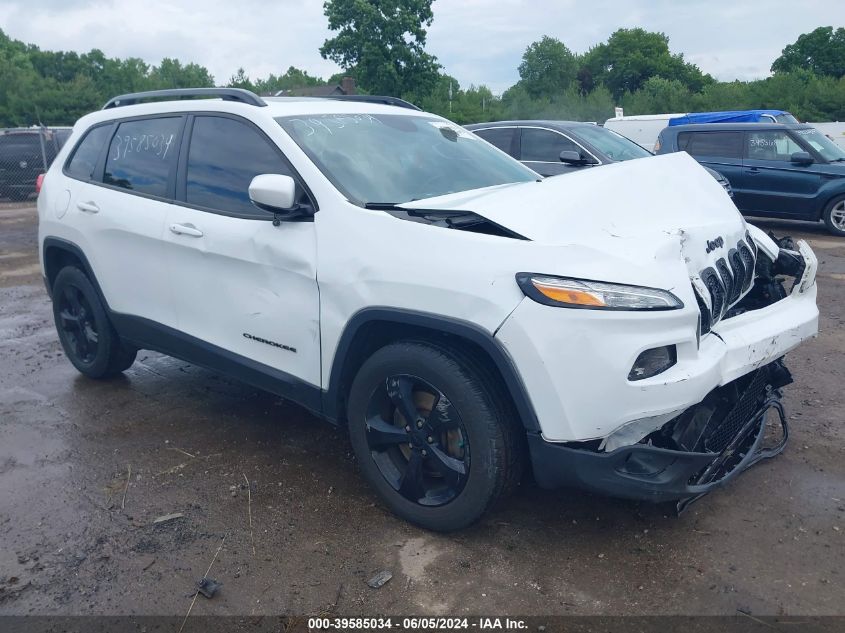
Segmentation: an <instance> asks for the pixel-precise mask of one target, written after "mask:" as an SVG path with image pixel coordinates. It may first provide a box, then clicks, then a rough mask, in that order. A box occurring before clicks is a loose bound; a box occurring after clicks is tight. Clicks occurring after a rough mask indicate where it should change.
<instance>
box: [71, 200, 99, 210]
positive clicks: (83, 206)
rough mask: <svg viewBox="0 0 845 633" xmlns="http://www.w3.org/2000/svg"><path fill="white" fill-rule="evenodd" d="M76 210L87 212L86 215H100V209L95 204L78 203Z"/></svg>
mask: <svg viewBox="0 0 845 633" xmlns="http://www.w3.org/2000/svg"><path fill="white" fill-rule="evenodd" d="M76 208H77V209H79V210H80V211H85V213H99V212H100V207H98V206H97V205H96V204H94V203H93V202H77V203H76Z"/></svg>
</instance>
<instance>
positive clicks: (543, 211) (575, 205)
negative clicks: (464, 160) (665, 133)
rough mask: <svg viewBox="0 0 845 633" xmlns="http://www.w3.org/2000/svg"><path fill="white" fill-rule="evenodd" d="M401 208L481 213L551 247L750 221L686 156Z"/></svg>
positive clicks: (646, 160) (612, 166)
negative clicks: (598, 236)
mask: <svg viewBox="0 0 845 633" xmlns="http://www.w3.org/2000/svg"><path fill="white" fill-rule="evenodd" d="M401 206H402V207H405V208H418V209H454V210H466V211H473V212H475V213H477V214H478V215H481V216H483V217H485V218H487V219H489V220H492V221H493V222H495V223H497V224H500V225H502V226H505V227H507V228H509V229H511V230H513V231H515V232H517V233H519V234H521V235H523V236H525V237H527V238H529V239H531V240H534V241H537V242H545V243H561V242H566V243H571V242H573V241H579V242H580V241H581V240H580V239H579V236H581V237H585V238H587V237H588V236H589V235H591V234H605V235H615V236H618V237H641V236H644V235H648V234H652V233H654V232H655V231H661V232H663V231H673V230H677V229H682V228H683V229H686V228H690V227H693V226H713V227H715V226H720V225H724V224H725V223H727V224H736V223H738V222H742V219H741V216H740V215H739V213H738V212H737V210H736V207H735V206H734V205H733V203H732V202H731V200H730V198H729V197H728V196H726V195H725V193H724V191H723V190H722V188H721V186H720V185H719V184H718V183H717V182H716V181H715V180H714V179H713V178H712V177H711V176H710V175H709V174H708V173H707V172H706V171H705V170H704V169H703V168H702V167H701V166H700V165H699V164H698V163H697V162H696V161H695V160H694V159H693V158H691V157H690V156H689V155H688V154H687V153H686V152H678V153H674V154H664V155H661V156H654V157H650V158H641V159H637V160H630V161H625V162H619V163H613V164H610V165H605V166H602V167H598V168H592V169H585V170H583V171H579V172H576V173H572V174H565V175H562V176H553V177H550V178H546V179H544V180H543V181H542V182H531V183H522V184H518V185H503V186H499V187H489V188H486V189H476V190H473V191H468V192H462V193H457V194H450V195H446V196H438V197H436V198H428V199H426V200H417V201H414V202H408V203H405V204H403V205H401Z"/></svg>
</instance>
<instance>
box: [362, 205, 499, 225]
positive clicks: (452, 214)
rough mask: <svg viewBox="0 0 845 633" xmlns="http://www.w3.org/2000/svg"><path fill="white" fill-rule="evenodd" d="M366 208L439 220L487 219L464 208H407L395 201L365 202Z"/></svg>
mask: <svg viewBox="0 0 845 633" xmlns="http://www.w3.org/2000/svg"><path fill="white" fill-rule="evenodd" d="M400 204H404V203H400ZM364 208H365V209H373V210H374V211H401V212H402V213H407V214H408V215H412V216H414V217H418V218H436V219H438V220H447V221H448V220H452V219H456V218H466V217H476V218H479V219H481V220H484V219H485V218H482V217H481V216H480V215H478V214H477V213H475V212H473V211H465V210H463V209H414V208H408V209H406V208H405V207H402V206H399V204H396V203H395V202H367V203H365V204H364Z"/></svg>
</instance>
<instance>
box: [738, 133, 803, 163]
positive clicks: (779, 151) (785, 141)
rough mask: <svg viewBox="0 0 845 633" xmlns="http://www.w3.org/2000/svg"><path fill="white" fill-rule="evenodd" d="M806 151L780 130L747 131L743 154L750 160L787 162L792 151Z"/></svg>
mask: <svg viewBox="0 0 845 633" xmlns="http://www.w3.org/2000/svg"><path fill="white" fill-rule="evenodd" d="M803 151H806V150H805V149H804V148H803V147H801V146H800V145H799V144H798V143H797V142H796V141H795V140H793V138H792V137H791V136H789V134H787V133H786V132H782V131H772V132H756V131H755V132H748V136H747V137H746V143H745V152H746V153H745V156H746V157H747V158H750V159H752V160H780V161H784V162H789V160H790V158H791V157H792V154H793V153H794V152H803Z"/></svg>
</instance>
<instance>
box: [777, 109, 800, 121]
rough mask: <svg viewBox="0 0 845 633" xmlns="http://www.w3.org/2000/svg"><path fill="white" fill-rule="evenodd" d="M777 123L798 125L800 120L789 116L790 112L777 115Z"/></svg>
mask: <svg viewBox="0 0 845 633" xmlns="http://www.w3.org/2000/svg"><path fill="white" fill-rule="evenodd" d="M775 121H776V122H777V123H798V119H796V118H795V117H794V116H792V115H791V114H789V112H784V113H783V114H777V115H775Z"/></svg>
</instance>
